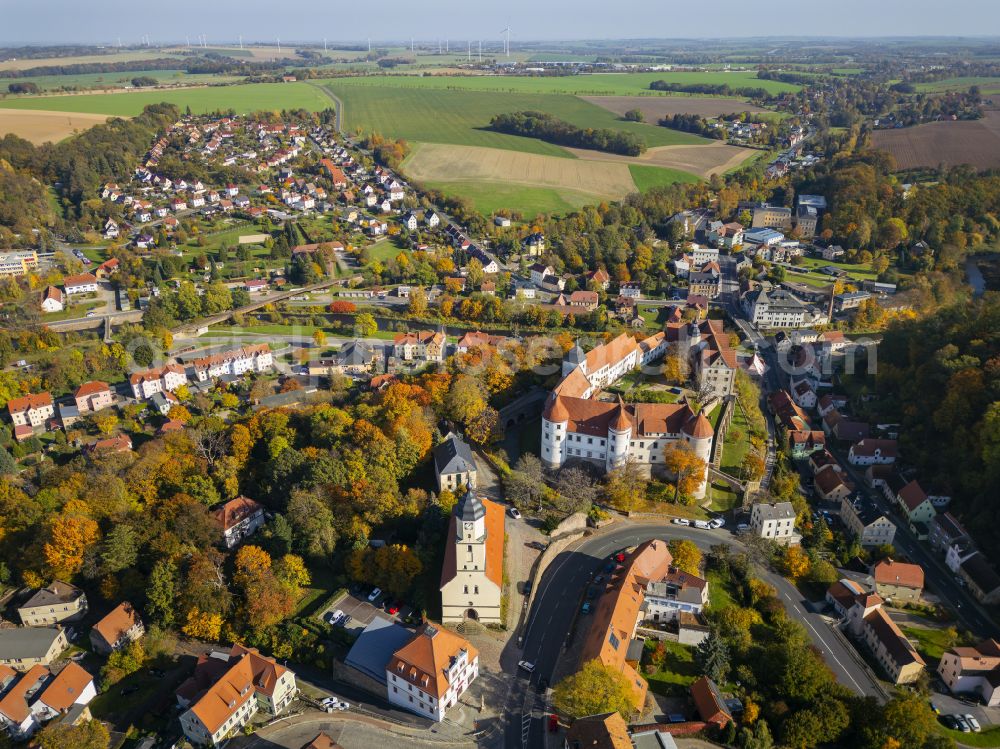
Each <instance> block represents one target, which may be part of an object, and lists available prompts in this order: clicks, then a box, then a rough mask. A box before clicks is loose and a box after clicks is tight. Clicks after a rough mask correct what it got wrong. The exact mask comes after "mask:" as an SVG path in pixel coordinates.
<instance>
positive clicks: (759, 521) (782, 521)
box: [750, 502, 798, 544]
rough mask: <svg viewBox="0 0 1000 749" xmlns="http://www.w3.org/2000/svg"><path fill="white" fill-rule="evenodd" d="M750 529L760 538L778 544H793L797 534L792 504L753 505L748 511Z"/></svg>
mask: <svg viewBox="0 0 1000 749" xmlns="http://www.w3.org/2000/svg"><path fill="white" fill-rule="evenodd" d="M750 528H751V530H752V531H753V534H754V535H755V536H759V537H760V538H768V539H771V540H772V541H777V542H778V543H785V544H787V543H793V542H794V539H796V538H797V536H798V534H796V533H795V509H794V508H793V507H792V503H791V502H775V503H774V504H767V503H766V502H758V503H756V504H754V506H753V507H752V509H751V510H750Z"/></svg>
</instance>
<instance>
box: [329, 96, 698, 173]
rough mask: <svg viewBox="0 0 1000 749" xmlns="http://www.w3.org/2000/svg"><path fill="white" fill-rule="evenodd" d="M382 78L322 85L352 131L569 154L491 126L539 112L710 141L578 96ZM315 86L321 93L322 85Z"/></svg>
mask: <svg viewBox="0 0 1000 749" xmlns="http://www.w3.org/2000/svg"><path fill="white" fill-rule="evenodd" d="M382 80H384V79H374V78H340V79H335V80H331V81H326V82H324V83H323V84H322V88H325V89H327V90H329V91H330V92H331V93H333V94H334V95H336V96H337V97H338V98H339V99H340V100H341V101H342V102H343V104H344V122H343V127H344V129H345V130H346V131H348V132H350V131H354V130H356V129H358V128H360V129H361V130H363V131H374V132H378V133H381V134H382V135H386V136H390V137H393V138H403V139H405V140H411V141H421V142H425V143H449V144H455V145H460V146H486V147H491V148H507V149H510V150H514V151H525V152H527V153H538V154H543V155H544V154H547V155H550V156H569V154H568V153H567V152H566V151H565V150H564V149H563V148H561V147H559V146H557V145H553V144H551V143H546V142H545V141H542V140H538V139H536V138H522V137H519V136H516V135H507V134H505V133H496V132H493V131H492V130H489V129H488V127H489V124H490V119H492V117H493V116H494V115H497V114H504V113H509V112H517V111H523V110H535V111H541V112H546V113H548V114H551V115H553V116H555V117H558V118H559V119H561V120H565V121H567V122H570V123H572V124H573V125H577V126H578V127H584V128H609V129H612V130H622V131H626V132H631V133H635V134H636V135H638V136H640V137H641V138H642V139H643V141H644V142H645V143H646V145H647V146H648V147H654V146H674V145H697V144H703V143H707V142H708V141H707V140H706V139H705V138H700V137H698V136H696V135H691V134H689V133H682V132H680V131H678V130H671V129H670V128H665V127H659V126H658V125H650V124H645V123H641V122H625V121H623V120H621V119H619V118H618V116H617V115H616V114H614V112H610V111H608V110H607V109H604V108H602V107H599V106H597V105H596V104H591V103H590V102H587V101H584V100H583V99H579V98H577V97H576V96H567V95H560V94H538V93H504V94H499V95H498V94H497V93H495V92H490V91H476V90H464V89H453V90H449V89H445V88H438V87H429V88H409V87H406V86H399V85H398V84H396V82H397V81H399V80H415V81H429V80H433V78H413V79H409V78H407V79H397V78H394V79H392V81H393V83H385V84H383V83H380V81H382ZM448 80H452V81H455V80H462V79H456V78H449V79H448ZM517 80H531V79H527V78H526V79H517ZM314 90H316V92H317V93H319V91H320V88H319V87H317V88H315V89H314Z"/></svg>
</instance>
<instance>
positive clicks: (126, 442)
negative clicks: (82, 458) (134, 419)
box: [85, 434, 132, 455]
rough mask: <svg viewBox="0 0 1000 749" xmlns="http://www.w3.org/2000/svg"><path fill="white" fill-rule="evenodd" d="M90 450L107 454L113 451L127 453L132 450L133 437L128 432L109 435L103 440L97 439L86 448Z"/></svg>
mask: <svg viewBox="0 0 1000 749" xmlns="http://www.w3.org/2000/svg"><path fill="white" fill-rule="evenodd" d="M85 450H87V451H88V452H90V453H92V454H94V453H96V454H105V455H110V454H113V453H127V452H131V451H132V439H131V438H130V437H129V436H128V435H127V434H119V435H117V436H115V437H108V438H106V439H103V440H97V442H94V443H93V444H92V445H90V446H89V447H87V448H85Z"/></svg>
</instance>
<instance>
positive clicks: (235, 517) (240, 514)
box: [212, 496, 264, 531]
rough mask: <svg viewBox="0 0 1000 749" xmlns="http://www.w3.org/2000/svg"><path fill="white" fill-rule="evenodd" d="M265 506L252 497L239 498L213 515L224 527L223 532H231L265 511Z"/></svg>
mask: <svg viewBox="0 0 1000 749" xmlns="http://www.w3.org/2000/svg"><path fill="white" fill-rule="evenodd" d="M263 509H264V506H263V505H262V504H260V502H256V501H255V500H252V499H250V497H243V496H239V497H236V499H231V500H229V501H228V502H226V503H225V504H224V505H222V507H220V508H218V509H217V510H215V511H214V512H213V513H212V514H213V515H214V516H215V519H216V520H217V521H218V522H219V524H220V525H221V526H222V529H223V530H227V531H228V530H229V529H230V528H232V527H234V526H236V525H237V524H238V523H240V522H242V521H243V520H246V519H247V518H248V517H251V516H252V515H254V514H256V513H257V512H260V511H263Z"/></svg>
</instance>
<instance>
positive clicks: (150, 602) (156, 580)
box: [146, 559, 177, 627]
mask: <svg viewBox="0 0 1000 749" xmlns="http://www.w3.org/2000/svg"><path fill="white" fill-rule="evenodd" d="M176 588H177V567H176V566H174V563H173V562H171V561H169V560H167V559H161V560H160V561H158V562H157V563H156V564H155V565H153V571H152V572H150V574H149V584H148V586H147V587H146V602H147V603H146V611H147V612H148V613H149V616H150V617H151V618H152V619H153V621H156V622H159V623H160V624H162V625H163V626H164V627H170V626H172V625H173V623H174V618H175V608H174V607H175V599H176V595H177V591H176Z"/></svg>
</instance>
